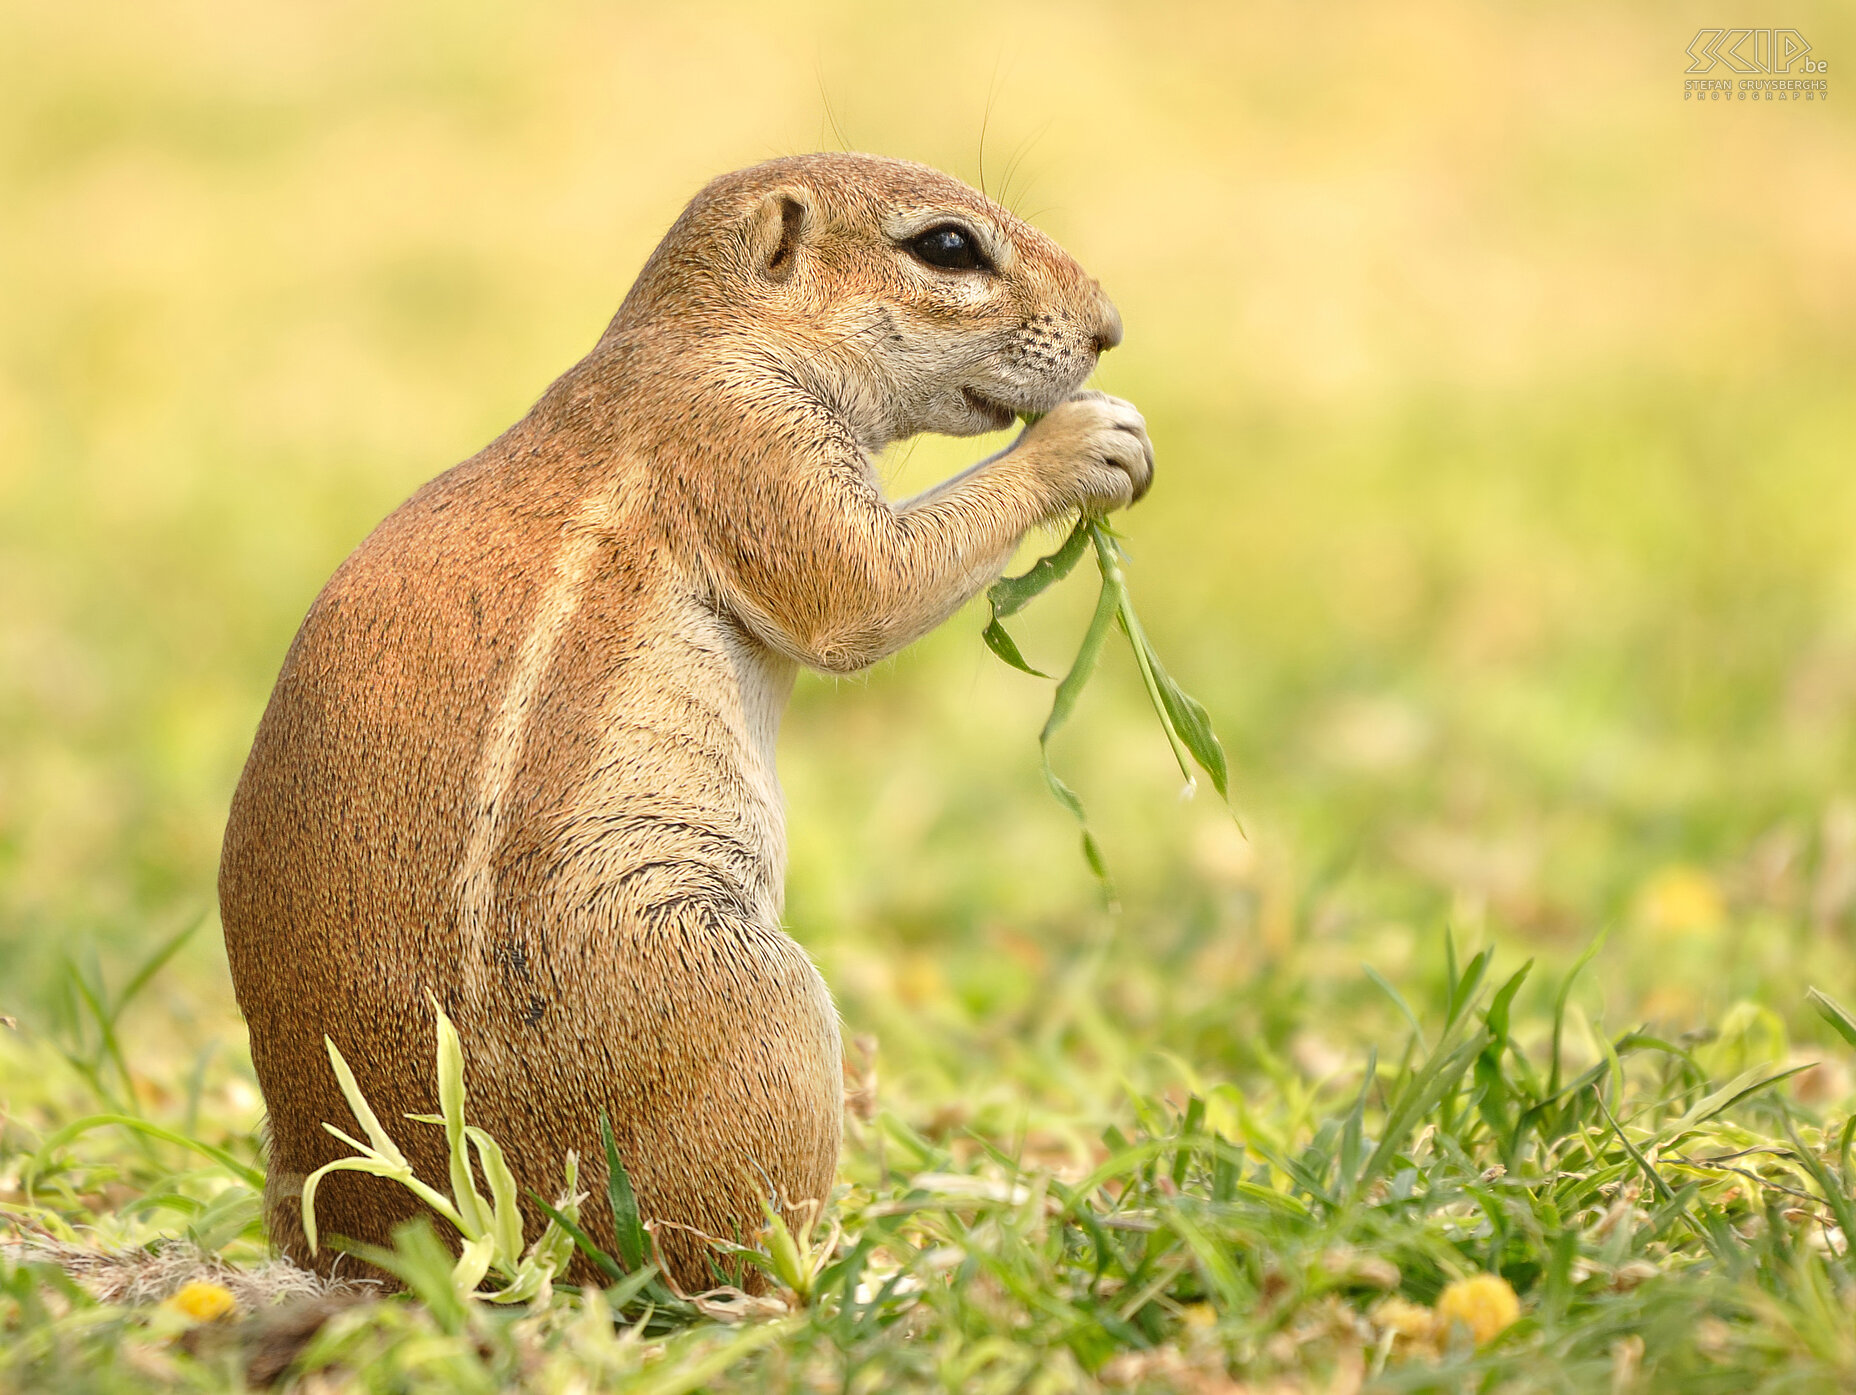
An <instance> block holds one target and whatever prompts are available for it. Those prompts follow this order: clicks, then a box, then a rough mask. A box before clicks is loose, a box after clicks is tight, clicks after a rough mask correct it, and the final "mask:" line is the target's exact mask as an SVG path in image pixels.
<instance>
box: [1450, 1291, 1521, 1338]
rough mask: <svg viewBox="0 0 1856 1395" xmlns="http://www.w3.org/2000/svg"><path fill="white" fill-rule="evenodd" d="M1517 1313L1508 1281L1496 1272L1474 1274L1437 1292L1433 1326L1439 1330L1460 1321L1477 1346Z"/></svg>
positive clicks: (1518, 1303) (1514, 1299)
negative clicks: (1435, 1320) (1435, 1314)
mask: <svg viewBox="0 0 1856 1395" xmlns="http://www.w3.org/2000/svg"><path fill="white" fill-rule="evenodd" d="M1520 1316H1521V1300H1520V1299H1519V1298H1516V1297H1515V1296H1514V1290H1513V1289H1512V1288H1510V1287H1509V1286H1508V1281H1507V1280H1506V1279H1504V1278H1502V1277H1501V1276H1500V1275H1499V1274H1477V1275H1476V1276H1475V1277H1474V1278H1470V1279H1458V1280H1457V1281H1456V1282H1455V1283H1453V1284H1451V1285H1450V1286H1449V1287H1448V1288H1446V1289H1445V1290H1444V1291H1443V1292H1442V1293H1440V1294H1439V1295H1438V1296H1437V1326H1438V1329H1439V1332H1440V1334H1441V1333H1443V1332H1448V1331H1449V1330H1450V1324H1451V1323H1453V1322H1460V1323H1462V1324H1463V1326H1465V1327H1467V1328H1468V1329H1469V1333H1470V1335H1471V1336H1472V1337H1474V1338H1475V1339H1476V1345H1477V1346H1481V1345H1482V1344H1483V1343H1484V1342H1486V1341H1488V1340H1489V1338H1491V1337H1493V1336H1494V1335H1495V1334H1496V1333H1498V1332H1500V1331H1501V1330H1502V1329H1503V1328H1505V1327H1507V1326H1509V1325H1510V1324H1511V1323H1513V1322H1514V1320H1515V1319H1516V1318H1518V1317H1520Z"/></svg>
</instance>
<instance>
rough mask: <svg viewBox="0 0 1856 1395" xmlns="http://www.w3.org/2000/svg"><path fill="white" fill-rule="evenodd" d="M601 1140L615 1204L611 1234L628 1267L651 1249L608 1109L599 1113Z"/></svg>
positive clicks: (610, 1196)
mask: <svg viewBox="0 0 1856 1395" xmlns="http://www.w3.org/2000/svg"><path fill="white" fill-rule="evenodd" d="M599 1141H600V1142H601V1143H602V1144H604V1145H605V1149H606V1197H607V1199H608V1200H609V1201H610V1202H611V1203H612V1236H613V1239H614V1240H615V1241H616V1242H617V1244H618V1247H619V1262H620V1263H621V1264H623V1265H624V1266H625V1268H626V1269H627V1270H636V1269H638V1268H640V1267H641V1266H642V1265H643V1264H644V1257H645V1254H646V1252H647V1250H648V1249H649V1244H648V1237H647V1236H646V1235H645V1230H644V1223H643V1222H642V1221H640V1220H639V1218H638V1198H637V1195H636V1194H635V1193H634V1192H633V1191H632V1179H631V1178H630V1176H628V1175H627V1174H626V1171H625V1164H624V1163H623V1162H621V1161H620V1160H619V1145H618V1144H617V1143H616V1142H615V1141H614V1140H613V1137H612V1121H611V1120H609V1119H608V1118H607V1117H606V1111H605V1110H603V1109H602V1110H600V1112H599Z"/></svg>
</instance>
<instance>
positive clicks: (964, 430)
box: [609, 155, 1121, 447]
mask: <svg viewBox="0 0 1856 1395" xmlns="http://www.w3.org/2000/svg"><path fill="white" fill-rule="evenodd" d="M670 319H677V320H681V321H683V322H684V327H685V328H696V329H698V330H700V331H702V332H704V333H706V334H707V335H709V336H711V337H710V338H709V340H708V343H709V344H710V345H711V346H712V348H713V350H714V351H715V352H717V353H720V354H726V355H730V356H740V358H741V360H742V367H743V368H744V369H746V370H748V371H752V369H753V368H754V367H759V366H764V367H770V368H774V369H776V370H777V371H780V372H782V373H784V374H786V375H789V376H790V377H792V378H794V379H796V380H797V381H799V382H800V383H802V384H804V385H805V386H806V387H807V388H808V389H809V390H811V391H812V392H814V393H816V394H817V395H818V396H820V397H821V398H823V399H824V400H825V401H826V402H827V403H828V404H829V405H830V406H831V407H832V408H833V409H834V410H836V411H838V412H839V413H840V414H842V415H843V416H844V417H845V418H846V419H847V420H848V421H849V423H850V425H851V427H852V430H853V431H854V432H855V433H856V435H857V437H858V439H859V440H860V441H862V442H863V443H864V444H865V445H866V446H870V447H875V446H878V445H881V444H883V443H885V442H887V441H891V440H897V439H900V438H901V437H905V436H912V435H915V434H916V433H918V432H922V431H938V432H944V433H946V434H948V435H954V436H968V435H974V434H976V433H978V432H982V431H996V430H1000V429H1002V428H1004V427H1007V426H1009V425H1011V422H1012V419H1013V417H1014V416H1016V415H1017V414H1018V413H1020V412H1041V411H1048V410H1049V409H1050V408H1052V407H1054V406H1056V405H1057V404H1058V403H1059V402H1062V401H1064V400H1065V399H1066V398H1068V397H1069V396H1070V395H1071V394H1073V393H1074V392H1075V391H1076V390H1077V389H1078V388H1079V387H1081V386H1082V384H1083V382H1084V381H1085V380H1086V379H1087V378H1088V377H1089V375H1090V373H1091V372H1092V371H1093V370H1094V368H1095V364H1096V359H1097V357H1098V356H1099V355H1100V354H1101V353H1102V351H1103V350H1105V349H1109V348H1113V347H1114V346H1115V345H1116V344H1117V343H1119V342H1120V340H1121V318H1120V316H1119V315H1117V314H1116V312H1115V307H1114V305H1113V304H1112V303H1110V301H1109V299H1108V297H1107V296H1106V295H1104V294H1103V293H1102V288H1101V287H1100V286H1098V285H1097V284H1096V282H1095V281H1094V280H1093V279H1092V278H1091V277H1090V276H1089V275H1088V274H1087V273H1085V272H1084V271H1083V269H1082V268H1081V267H1079V266H1078V265H1077V264H1076V263H1075V261H1073V260H1072V259H1071V258H1070V257H1069V255H1068V254H1067V253H1065V252H1064V250H1063V249H1062V248H1061V247H1059V246H1058V245H1057V244H1056V243H1055V242H1054V241H1052V240H1051V239H1050V238H1049V237H1046V236H1045V235H1044V234H1043V233H1041V232H1039V231H1038V230H1037V229H1036V228H1034V227H1032V226H1031V225H1030V224H1029V223H1026V222H1025V221H1024V220H1022V219H1020V218H1018V217H1015V216H1014V215H1013V214H1011V213H1009V212H1007V211H1006V210H1005V209H1003V208H1001V207H1000V206H999V205H998V204H996V203H994V202H992V201H991V200H990V199H987V198H985V197H983V196H982V195H980V194H979V193H977V192H975V191H974V190H973V189H970V188H968V187H967V186H966V185H965V184H962V183H961V182H960V181H959V180H957V179H953V178H950V177H949V176H948V175H945V174H942V173H941V172H940V171H938V170H934V169H930V168H929V167H928V166H926V165H918V164H913V163H910V162H908V161H904V160H890V159H884V158H880V157H877V156H872V155H798V156H792V157H789V158H786V159H781V160H772V161H769V162H768V163H766V164H762V165H755V166H753V167H752V168H749V169H745V170H738V171H736V172H735V173H733V174H727V175H723V176H722V177H721V178H720V179H717V180H715V181H714V182H712V183H711V184H709V186H708V187H707V188H705V189H704V190H703V191H702V192H701V193H700V194H698V195H697V196H696V198H695V200H694V201H693V202H692V203H691V204H690V206H689V207H688V208H687V209H686V210H684V213H683V215H682V216H681V217H680V218H679V219H678V220H677V222H676V224H675V226H673V227H672V228H671V230H670V232H669V234H668V235H666V237H665V238H664V240H663V242H662V243H661V244H660V245H659V246H658V248H657V250H656V252H654V253H653V254H652V256H651V259H650V261H649V262H648V263H647V264H646V266H645V269H644V271H643V272H642V273H641V274H640V276H639V278H638V284H637V285H636V286H635V287H634V288H633V290H632V293H631V295H630V296H628V297H627V299H626V303H625V306H624V307H623V308H622V309H621V310H620V312H619V315H618V318H617V319H615V320H614V322H613V331H609V333H611V332H618V331H623V330H642V329H644V328H645V327H646V326H647V325H649V324H651V323H652V322H661V321H665V320H670ZM752 360H759V362H758V363H754V362H752Z"/></svg>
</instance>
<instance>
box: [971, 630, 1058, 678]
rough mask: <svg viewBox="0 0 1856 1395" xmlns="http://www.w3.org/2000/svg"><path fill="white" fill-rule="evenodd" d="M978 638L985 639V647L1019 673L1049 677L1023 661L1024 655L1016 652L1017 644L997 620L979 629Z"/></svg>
mask: <svg viewBox="0 0 1856 1395" xmlns="http://www.w3.org/2000/svg"><path fill="white" fill-rule="evenodd" d="M980 638H981V639H983V640H985V641H986V647H987V648H988V649H990V650H992V652H993V653H995V654H997V655H998V656H999V657H1000V658H1001V659H1003V660H1005V662H1006V663H1008V664H1010V665H1011V666H1012V667H1013V668H1015V669H1017V670H1018V671H1019V672H1020V673H1028V674H1030V675H1031V676H1032V677H1033V678H1049V677H1050V675H1049V674H1048V673H1046V672H1044V670H1043V669H1040V668H1033V667H1031V665H1030V664H1028V663H1026V662H1025V656H1024V655H1023V654H1021V653H1019V652H1018V645H1017V644H1016V643H1014V642H1013V640H1012V637H1011V636H1010V635H1009V634H1007V633H1006V632H1005V626H1003V625H1001V624H1000V623H999V622H998V621H997V620H994V621H993V622H992V623H991V624H990V625H988V626H987V627H986V628H985V629H984V630H982V631H980Z"/></svg>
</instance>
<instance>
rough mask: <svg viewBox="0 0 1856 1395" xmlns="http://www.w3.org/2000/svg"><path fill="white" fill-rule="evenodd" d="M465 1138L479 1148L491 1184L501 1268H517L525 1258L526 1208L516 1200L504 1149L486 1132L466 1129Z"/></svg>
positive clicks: (492, 1221) (493, 1231)
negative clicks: (523, 1249)
mask: <svg viewBox="0 0 1856 1395" xmlns="http://www.w3.org/2000/svg"><path fill="white" fill-rule="evenodd" d="M464 1136H465V1137H466V1138H468V1139H469V1140H470V1141H471V1143H472V1144H474V1145H475V1146H476V1149H477V1160H478V1161H479V1162H480V1163H482V1164H483V1176H484V1180H485V1181H487V1182H488V1183H489V1184H490V1229H489V1233H490V1234H491V1235H493V1236H494V1237H495V1239H496V1260H497V1267H498V1268H499V1269H502V1268H513V1267H514V1266H515V1264H516V1263H517V1261H518V1260H520V1258H521V1256H522V1208H521V1206H520V1205H519V1204H518V1202H517V1200H516V1179H515V1176H514V1174H513V1173H511V1172H510V1171H509V1164H508V1163H507V1162H505V1161H504V1160H503V1150H502V1146H501V1145H500V1144H498V1143H497V1141H496V1140H495V1139H494V1138H492V1137H490V1135H489V1134H487V1133H485V1132H484V1131H483V1130H482V1129H479V1128H472V1127H469V1126H466V1128H465V1130H464Z"/></svg>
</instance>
